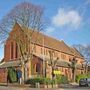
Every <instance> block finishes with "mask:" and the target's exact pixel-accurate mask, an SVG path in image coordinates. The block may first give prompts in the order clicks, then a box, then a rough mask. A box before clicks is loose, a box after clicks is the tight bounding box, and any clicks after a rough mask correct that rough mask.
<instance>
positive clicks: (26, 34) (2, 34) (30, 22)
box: [0, 2, 44, 79]
mask: <svg viewBox="0 0 90 90" xmlns="http://www.w3.org/2000/svg"><path fill="white" fill-rule="evenodd" d="M15 23H19V24H20V26H21V29H20V30H19V33H18V34H17V33H14V35H12V37H13V40H14V41H15V42H16V43H17V46H18V49H19V53H20V56H21V58H20V59H21V61H22V62H21V63H22V67H23V71H24V73H25V67H24V61H25V59H28V58H29V59H30V60H31V59H32V56H33V49H34V47H32V48H31V44H32V42H33V41H32V37H33V34H34V32H35V31H36V32H37V38H38V33H39V32H40V31H41V30H43V27H44V23H43V8H42V7H40V6H36V5H33V4H31V3H28V2H23V3H21V4H18V5H16V6H15V7H14V8H13V9H12V10H11V11H10V12H9V13H8V14H7V15H6V16H5V17H4V18H3V19H2V21H1V23H0V38H1V40H0V42H3V41H5V40H6V39H7V38H8V36H9V35H10V31H11V29H12V27H13V25H14V24H15ZM37 40H38V39H36V40H35V41H34V42H33V44H35V43H36V42H37ZM24 79H25V77H24Z"/></svg>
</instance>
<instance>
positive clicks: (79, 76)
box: [75, 74, 88, 83]
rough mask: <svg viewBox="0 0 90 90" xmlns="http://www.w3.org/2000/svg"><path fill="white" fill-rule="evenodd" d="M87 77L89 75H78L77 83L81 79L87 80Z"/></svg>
mask: <svg viewBox="0 0 90 90" xmlns="http://www.w3.org/2000/svg"><path fill="white" fill-rule="evenodd" d="M87 77H88V75H86V74H79V75H76V78H75V81H76V82H77V83H78V82H79V80H80V79H81V78H87Z"/></svg>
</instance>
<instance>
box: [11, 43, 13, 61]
mask: <svg viewBox="0 0 90 90" xmlns="http://www.w3.org/2000/svg"><path fill="white" fill-rule="evenodd" d="M11 59H13V42H11Z"/></svg>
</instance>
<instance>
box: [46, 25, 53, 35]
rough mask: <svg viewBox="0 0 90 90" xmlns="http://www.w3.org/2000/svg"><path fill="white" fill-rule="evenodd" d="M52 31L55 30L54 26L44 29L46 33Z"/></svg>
mask: <svg viewBox="0 0 90 90" xmlns="http://www.w3.org/2000/svg"><path fill="white" fill-rule="evenodd" d="M54 31H55V28H54V27H48V28H47V29H46V33H47V34H49V33H52V32H54Z"/></svg>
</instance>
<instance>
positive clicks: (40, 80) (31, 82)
mask: <svg viewBox="0 0 90 90" xmlns="http://www.w3.org/2000/svg"><path fill="white" fill-rule="evenodd" d="M25 83H26V84H32V85H35V84H36V83H40V84H44V78H30V79H28V80H27V81H25Z"/></svg>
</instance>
